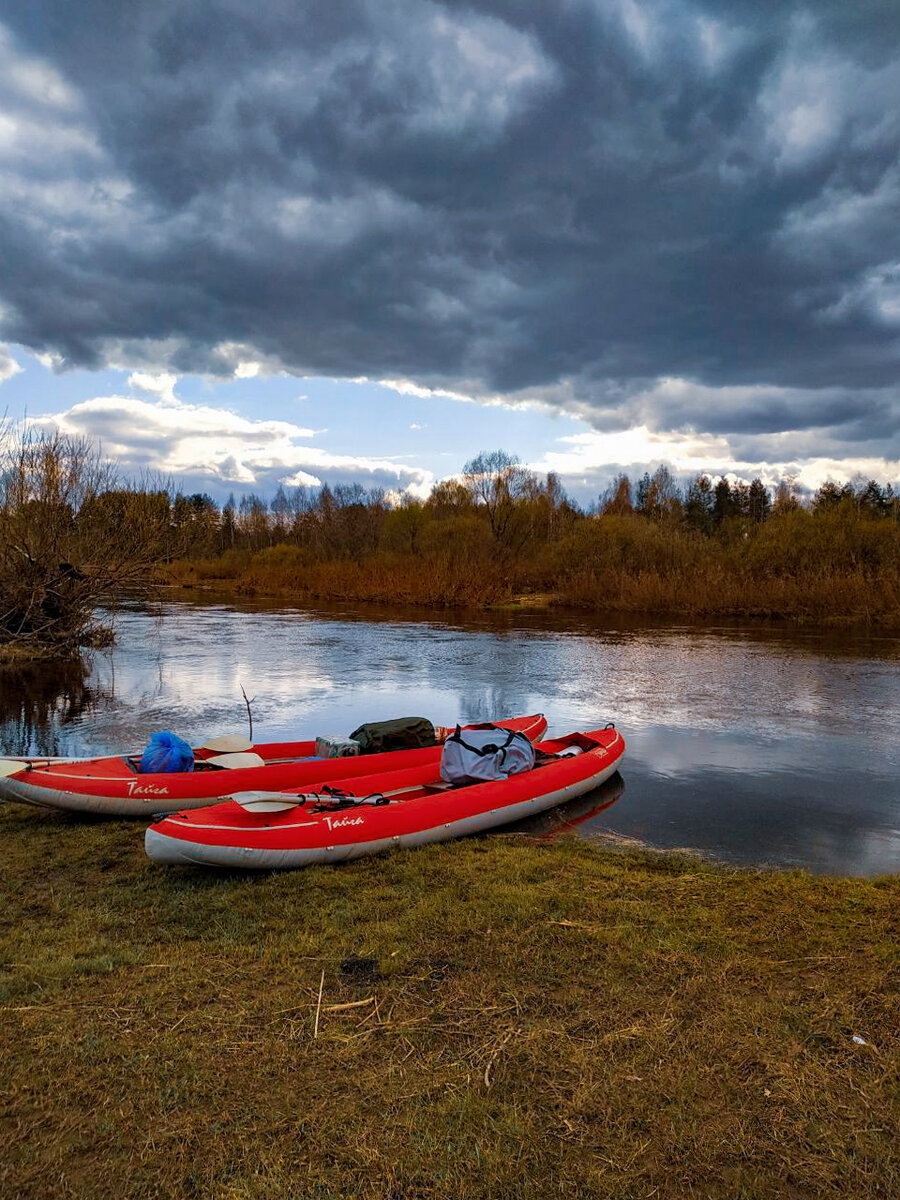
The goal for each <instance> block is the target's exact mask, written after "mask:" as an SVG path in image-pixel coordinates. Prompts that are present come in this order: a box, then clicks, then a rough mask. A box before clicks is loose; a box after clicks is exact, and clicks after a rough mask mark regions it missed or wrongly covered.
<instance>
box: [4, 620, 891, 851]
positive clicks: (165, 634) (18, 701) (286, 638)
mask: <svg viewBox="0 0 900 1200" xmlns="http://www.w3.org/2000/svg"><path fill="white" fill-rule="evenodd" d="M115 626H116V634H117V637H116V644H115V646H114V647H113V648H112V649H111V650H109V651H103V652H99V651H98V652H95V653H94V654H93V655H92V657H91V659H90V662H89V670H88V673H87V675H86V676H85V677H82V674H81V673H80V672H75V673H68V672H60V671H58V670H54V671H52V672H50V671H46V670H45V671H35V672H31V673H29V674H28V675H27V676H9V677H5V678H2V679H0V688H2V694H0V754H3V753H5V754H31V753H34V754H73V755H75V754H78V755H82V754H92V753H97V754H102V753H109V752H110V751H113V750H126V749H127V750H134V749H138V748H139V747H141V746H142V745H143V744H144V743H145V742H146V740H147V737H148V735H149V734H150V733H151V732H153V731H154V730H158V729H172V730H174V731H176V732H177V733H179V734H180V735H181V736H183V737H185V738H187V739H188V740H189V741H192V742H194V743H197V742H199V741H202V740H203V738H204V737H205V736H207V735H210V734H214V733H221V732H230V731H236V732H246V731H247V709H246V706H245V703H244V698H243V695H242V693H241V688H242V687H243V688H244V689H245V691H246V694H247V697H248V699H249V700H250V702H251V703H250V707H251V712H252V715H253V722H254V736H255V737H256V739H257V740H259V741H278V740H282V739H287V738H290V737H292V736H298V735H302V736H312V735H315V734H317V733H338V734H344V735H345V734H347V733H348V732H349V731H351V730H352V729H354V728H355V727H356V726H357V725H359V724H360V723H362V722H363V721H366V720H375V719H379V718H383V717H393V716H405V715H419V714H421V715H424V716H428V717H430V718H431V719H432V720H433V721H434V722H435V723H440V724H451V723H453V722H454V721H456V720H457V719H460V720H486V719H490V718H491V717H495V716H503V715H510V714H513V713H525V712H543V713H545V714H546V716H547V719H548V721H549V724H550V733H551V734H552V733H564V732H567V731H569V730H571V729H577V728H582V729H589V728H596V727H597V726H600V725H604V724H606V722H607V721H614V722H615V723H616V725H617V727H618V728H619V729H621V730H622V732H623V734H624V736H625V739H626V742H627V746H628V751H627V755H626V758H625V762H624V765H623V767H622V771H621V775H620V777H617V778H616V779H614V780H612V781H610V783H609V784H607V785H606V787H605V789H604V790H603V791H602V792H600V793H598V794H595V795H593V796H591V797H589V798H588V799H586V800H583V801H581V802H579V804H578V805H577V806H576V807H574V808H572V807H571V806H570V808H568V809H567V810H565V811H562V812H558V813H555V814H554V815H553V816H552V818H548V817H545V818H544V819H543V820H542V821H539V822H538V823H537V826H536V828H537V829H539V830H544V831H546V832H548V833H550V832H552V831H553V830H554V829H557V828H559V827H560V825H561V824H562V823H565V825H566V827H567V828H571V829H573V830H575V831H577V832H578V833H579V834H581V835H582V836H585V837H587V838H596V837H600V836H608V835H609V834H614V835H618V836H620V837H628V838H637V839H640V840H641V841H644V842H647V843H649V844H650V845H652V846H658V847H664V848H672V847H690V848H695V849H698V850H701V851H703V852H705V853H708V854H711V855H713V856H715V857H717V858H719V859H722V860H724V861H727V862H731V863H737V864H745V865H777V866H802V867H805V868H807V869H809V870H812V871H816V872H830V873H839V874H851V875H876V874H881V873H884V872H893V871H896V870H898V869H900V737H898V733H900V670H898V666H900V638H898V637H895V636H894V637H892V636H874V635H871V634H869V635H867V634H864V633H847V632H842V633H840V634H835V633H828V634H825V633H821V632H813V631H802V630H801V631H799V632H798V631H796V630H793V631H791V630H787V629H777V628H766V629H760V628H748V627H746V626H727V625H724V626H723V625H720V626H716V627H712V626H709V625H703V626H701V625H676V624H672V623H668V624H652V623H648V622H646V621H643V622H637V621H624V620H610V619H608V618H603V619H600V618H596V617H585V616H583V615H575V616H572V615H565V616H564V615H561V614H558V613H516V614H512V613H497V614H488V615H483V616H479V617H475V618H472V617H471V615H466V616H465V617H456V616H441V617H438V618H435V617H433V616H432V617H430V618H426V617H423V615H422V613H421V612H419V611H416V612H409V611H405V612H403V613H398V612H396V611H394V610H392V611H390V612H383V611H380V610H366V611H365V612H362V611H351V610H348V609H346V608H345V609H339V608H328V609H317V610H316V611H310V610H305V609H303V610H301V609H295V608H288V607H285V606H279V605H275V604H272V603H271V602H268V603H257V602H246V603H242V602H227V603H225V602H214V603H202V604H200V603H195V602H192V601H188V600H185V601H180V600H177V601H176V600H172V601H166V602H163V603H160V604H157V605H153V606H144V605H139V604H134V605H129V606H126V607H125V608H123V609H122V610H120V611H119V612H118V613H117V615H116V618H115Z"/></svg>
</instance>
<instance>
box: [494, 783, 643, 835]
mask: <svg viewBox="0 0 900 1200" xmlns="http://www.w3.org/2000/svg"><path fill="white" fill-rule="evenodd" d="M624 795H625V780H624V779H623V778H622V776H621V775H620V774H619V773H618V771H617V772H616V774H615V775H612V776H611V777H610V778H609V779H607V781H606V782H605V783H601V785H600V786H599V787H598V788H594V790H593V791H591V792H587V793H586V794H585V795H584V796H579V797H578V799H577V800H570V801H569V803H568V804H560V805H558V806H557V807H556V808H551V809H549V810H548V811H547V812H542V813H538V814H537V815H536V816H534V817H527V818H526V819H525V820H524V821H516V822H515V823H514V824H512V825H507V826H505V828H504V829H503V830H502V832H503V833H527V834H528V835H529V836H531V837H537V838H540V839H541V840H542V841H548V842H549V841H553V840H554V839H555V838H558V837H563V836H564V835H566V834H575V833H577V834H580V835H581V836H582V837H590V836H592V835H596V834H598V833H599V834H602V833H603V832H605V830H604V828H603V826H602V824H601V822H600V817H601V815H602V814H603V813H605V812H606V811H607V810H608V809H610V808H612V806H613V805H614V804H616V803H617V802H618V801H619V800H621V798H622V797H623V796H624Z"/></svg>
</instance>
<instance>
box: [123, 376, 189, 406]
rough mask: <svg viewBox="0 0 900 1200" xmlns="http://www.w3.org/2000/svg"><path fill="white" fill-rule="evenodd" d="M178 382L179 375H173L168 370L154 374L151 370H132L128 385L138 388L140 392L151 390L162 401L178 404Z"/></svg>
mask: <svg viewBox="0 0 900 1200" xmlns="http://www.w3.org/2000/svg"><path fill="white" fill-rule="evenodd" d="M177 382H178V376H177V375H171V374H169V373H168V372H167V371H162V372H160V373H159V374H153V373H152V372H150V371H132V372H131V374H130V375H129V376H128V386H129V387H132V388H137V389H138V391H140V392H149V393H150V394H151V395H153V396H158V397H159V399H160V400H161V401H166V402H167V403H169V404H178V403H179V401H178V399H177V397H176V395H175V384H176V383H177Z"/></svg>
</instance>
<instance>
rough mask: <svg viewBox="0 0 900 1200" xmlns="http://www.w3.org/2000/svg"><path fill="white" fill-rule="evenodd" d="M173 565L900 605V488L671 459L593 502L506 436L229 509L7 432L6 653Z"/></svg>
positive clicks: (439, 584) (317, 585) (83, 621)
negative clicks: (805, 480)
mask: <svg viewBox="0 0 900 1200" xmlns="http://www.w3.org/2000/svg"><path fill="white" fill-rule="evenodd" d="M171 579H177V580H180V581H182V582H188V583H191V582H198V581H199V582H203V581H205V582H208V581H211V580H220V581H223V582H229V583H230V584H233V585H234V586H237V587H238V588H244V589H245V590H248V591H266V592H270V593H278V592H280V591H288V592H290V593H291V594H301V595H302V594H305V595H316V596H332V597H339V598H341V599H360V600H368V599H377V600H380V601H384V602H388V603H391V602H397V601H408V602H410V603H422V604H430V605H446V604H476V605H484V604H495V603H504V602H509V601H510V600H513V599H515V597H516V596H517V595H520V594H533V593H535V592H547V593H552V594H553V595H554V596H555V597H556V598H557V599H558V600H559V602H561V603H568V604H577V605H579V606H582V607H593V608H600V609H602V608H612V609H620V610H621V609H625V610H633V611H661V610H666V609H672V610H679V611H685V612H694V613H698V614H704V613H722V612H744V611H747V612H752V613H754V614H758V615H766V614H768V615H772V614H773V613H782V614H783V615H788V616H797V615H803V614H805V615H806V616H808V617H810V618H811V619H815V617H816V616H817V615H818V616H822V617H825V616H827V615H828V613H829V612H832V611H833V612H834V613H841V614H843V616H844V617H846V618H847V619H863V620H871V619H872V612H871V611H870V610H871V609H872V607H873V604H874V605H875V606H876V607H877V606H878V605H880V606H881V610H882V611H883V612H894V610H896V612H897V614H898V619H900V498H898V493H897V491H896V490H895V489H894V487H893V486H891V485H887V486H882V485H880V484H878V483H877V482H875V481H873V480H867V481H859V482H857V483H847V484H843V485H838V484H834V483H826V484H824V485H823V486H822V487H821V488H819V489H818V491H817V492H815V493H814V494H813V495H811V496H806V497H804V496H801V494H800V492H799V489H798V487H797V484H796V481H795V480H794V479H791V478H788V479H785V480H782V481H781V482H780V483H779V484H778V486H777V487H775V488H774V489H772V490H771V491H770V490H769V489H768V488H767V487H766V486H765V485H764V484H763V483H762V482H761V480H759V479H754V480H752V481H751V482H749V483H746V482H743V481H740V480H737V481H730V480H728V479H724V478H721V479H717V480H713V479H711V478H710V477H709V476H706V475H699V476H697V477H695V478H694V479H691V480H689V481H687V482H680V481H679V480H678V479H677V478H676V477H675V475H674V473H673V472H672V471H671V469H670V468H669V467H667V466H665V465H663V466H660V467H658V468H657V469H656V470H655V471H654V472H653V474H652V475H651V474H650V473H649V472H648V473H645V474H644V475H643V476H642V477H641V478H639V479H638V480H637V481H636V482H634V483H632V481H631V480H630V479H629V478H628V477H627V476H625V475H621V476H619V478H617V479H616V480H614V481H613V483H612V485H611V486H610V487H609V488H608V489H607V490H606V491H605V492H604V494H603V495H602V496H599V497H598V498H597V500H596V501H595V502H594V503H593V504H592V505H590V506H588V507H587V508H582V507H581V506H579V505H578V504H576V503H575V502H573V501H572V500H571V499H570V498H569V497H568V496H567V495H566V493H565V491H564V489H563V488H562V486H561V483H560V480H559V478H558V476H556V475H555V474H552V473H551V474H548V475H546V476H543V477H541V476H539V475H537V474H536V473H535V472H533V471H531V470H529V469H528V468H526V467H525V466H523V465H522V464H521V463H520V462H519V461H518V459H516V458H515V457H514V456H513V455H511V454H509V453H507V452H506V451H503V450H496V451H490V452H487V451H485V452H482V453H480V454H478V455H477V456H476V457H475V458H473V459H471V460H470V461H469V462H467V463H466V464H465V466H464V467H463V470H462V472H461V474H460V475H459V476H458V477H455V478H452V479H447V480H443V481H442V482H440V483H438V484H437V485H436V486H435V487H434V488H433V489H432V491H431V493H430V495H428V496H427V497H426V498H421V499H419V498H415V497H412V496H410V495H408V494H407V495H402V496H399V497H398V496H396V495H389V494H388V493H386V492H385V491H384V490H381V489H377V488H375V489H369V490H366V489H365V488H363V487H362V486H361V485H360V484H356V483H354V484H336V485H334V486H331V485H329V484H327V483H326V484H323V485H322V486H320V487H316V488H309V487H298V488H292V489H286V488H284V487H283V486H282V487H279V488H278V490H277V491H276V493H275V495H274V497H273V498H272V499H271V501H266V500H265V499H264V498H263V497H261V496H258V495H255V494H252V493H251V494H246V495H243V496H241V498H240V499H239V500H236V499H235V498H234V497H231V498H229V500H228V501H227V502H226V503H225V504H224V505H222V506H221V507H220V506H219V505H218V504H216V502H215V501H214V500H213V499H212V498H211V497H210V496H208V495H206V494H203V493H195V494H191V495H185V494H183V493H182V492H179V491H175V490H174V489H172V488H171V487H168V486H165V485H163V484H162V483H160V482H159V481H152V480H144V481H139V482H134V481H131V482H129V481H125V480H123V479H122V478H121V477H120V476H119V475H118V473H117V472H116V470H115V468H114V467H113V465H112V464H111V463H109V462H108V461H106V460H105V459H104V458H103V457H102V455H101V453H100V451H99V448H98V447H97V446H95V445H92V444H90V443H89V442H86V441H84V440H80V439H72V438H67V437H64V436H62V435H59V434H56V433H50V434H36V433H31V434H28V435H26V436H24V437H22V436H13V435H11V434H10V431H9V430H3V429H0V647H2V646H4V645H5V646H6V647H7V648H9V647H10V646H18V647H25V648H26V649H27V648H29V647H30V648H31V649H32V650H34V651H35V652H38V651H46V652H49V653H54V654H66V653H69V654H71V653H75V652H77V647H79V646H81V645H84V644H90V643H91V642H93V643H95V644H96V643H97V642H98V641H102V640H103V638H104V637H107V636H108V630H106V629H105V628H104V626H103V624H102V622H99V623H98V620H97V615H96V614H97V611H98V605H100V604H101V602H106V601H109V600H110V598H113V597H115V596H118V595H121V594H123V593H124V592H129V591H135V590H147V589H149V588H151V587H154V586H156V585H157V584H159V583H160V581H165V580H171ZM792 589H793V590H792ZM816 596H818V597H819V598H820V600H821V601H822V602H821V603H820V604H819V605H818V607H817V606H816V604H815V603H813V602H812V599H814V598H815V597H816ZM826 596H829V597H830V599H829V600H828V601H827V602H826V601H825V600H824V599H822V598H823V597H826ZM873 596H874V597H876V600H874V601H873V599H872V598H873ZM754 597H755V598H754ZM811 598H812V599H811ZM876 615H877V614H876ZM890 619H891V620H893V619H894V618H893V617H891V618H890Z"/></svg>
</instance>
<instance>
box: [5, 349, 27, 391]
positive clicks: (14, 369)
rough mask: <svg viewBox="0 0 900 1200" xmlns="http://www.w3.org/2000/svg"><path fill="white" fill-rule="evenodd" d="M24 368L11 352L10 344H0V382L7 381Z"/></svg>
mask: <svg viewBox="0 0 900 1200" xmlns="http://www.w3.org/2000/svg"><path fill="white" fill-rule="evenodd" d="M21 370H23V368H22V367H21V366H19V364H18V363H17V362H16V360H15V359H14V358H13V356H12V355H11V354H10V352H9V347H8V346H3V345H0V383H5V382H6V380H7V379H12V377H13V375H18V374H19V372H20V371H21Z"/></svg>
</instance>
